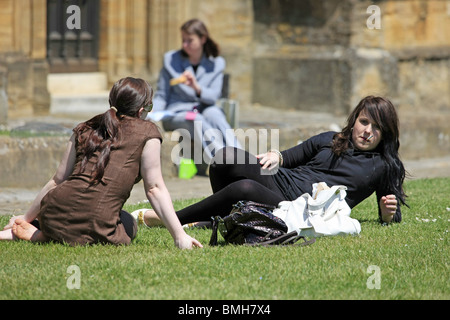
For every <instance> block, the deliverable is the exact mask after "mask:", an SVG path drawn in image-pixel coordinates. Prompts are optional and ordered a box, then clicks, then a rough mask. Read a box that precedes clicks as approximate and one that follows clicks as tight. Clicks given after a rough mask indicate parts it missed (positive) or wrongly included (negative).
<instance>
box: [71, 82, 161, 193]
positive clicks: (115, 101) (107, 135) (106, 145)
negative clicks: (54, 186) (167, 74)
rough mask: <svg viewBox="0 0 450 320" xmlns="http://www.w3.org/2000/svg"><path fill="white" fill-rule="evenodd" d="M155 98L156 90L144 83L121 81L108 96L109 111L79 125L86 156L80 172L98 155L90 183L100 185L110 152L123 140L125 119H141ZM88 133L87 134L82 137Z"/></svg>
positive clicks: (77, 132) (82, 149)
mask: <svg viewBox="0 0 450 320" xmlns="http://www.w3.org/2000/svg"><path fill="white" fill-rule="evenodd" d="M152 97H153V89H152V87H151V86H150V85H149V84H148V83H147V82H146V81H145V80H142V79H136V78H131V77H127V78H123V79H120V80H119V81H117V82H116V83H115V84H114V85H113V87H112V89H111V91H110V93H109V105H110V108H109V110H108V111H106V112H105V113H102V114H99V115H97V116H95V117H93V118H92V119H90V120H88V121H86V122H83V123H80V124H79V125H78V126H77V127H76V128H75V129H74V132H75V133H76V135H77V143H78V145H79V146H80V147H81V148H80V149H79V150H81V152H82V157H83V160H82V162H81V168H80V171H81V172H83V171H85V169H86V165H87V164H88V162H89V160H90V159H91V158H92V157H93V156H94V154H96V153H97V154H98V159H97V162H96V163H95V165H94V168H93V171H92V173H91V174H92V182H91V184H96V183H99V182H100V181H101V179H102V178H103V174H104V172H105V168H106V166H107V165H108V163H109V158H110V153H111V150H113V149H114V148H115V146H116V144H117V143H118V141H119V140H120V134H121V123H122V120H123V119H124V118H125V117H126V116H129V117H134V118H136V117H138V113H139V110H140V108H142V107H145V106H148V105H150V104H151V103H152ZM85 132H86V133H88V134H87V135H85V134H83V133H85Z"/></svg>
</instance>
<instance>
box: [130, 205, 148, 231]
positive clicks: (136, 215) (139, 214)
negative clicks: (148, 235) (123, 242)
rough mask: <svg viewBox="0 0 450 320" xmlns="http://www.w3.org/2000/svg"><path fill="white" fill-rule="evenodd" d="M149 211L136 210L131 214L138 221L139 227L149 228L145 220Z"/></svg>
mask: <svg viewBox="0 0 450 320" xmlns="http://www.w3.org/2000/svg"><path fill="white" fill-rule="evenodd" d="M147 210H148V209H139V210H135V211H133V212H132V213H130V214H131V215H132V216H133V218H134V219H135V220H136V222H137V225H138V226H142V225H144V226H146V227H148V225H147V224H146V223H145V220H144V213H145V212H146V211H147Z"/></svg>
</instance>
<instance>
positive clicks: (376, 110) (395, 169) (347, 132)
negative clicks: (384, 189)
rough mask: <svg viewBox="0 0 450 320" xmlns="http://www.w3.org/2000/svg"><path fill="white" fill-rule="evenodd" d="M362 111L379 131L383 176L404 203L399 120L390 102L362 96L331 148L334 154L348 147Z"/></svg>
mask: <svg viewBox="0 0 450 320" xmlns="http://www.w3.org/2000/svg"><path fill="white" fill-rule="evenodd" d="M361 112H364V113H365V114H366V115H367V116H369V117H370V118H372V120H373V121H374V122H375V123H376V124H377V126H378V127H379V128H380V130H381V141H380V144H379V145H378V146H377V151H379V152H380V154H381V156H382V158H383V160H384V162H385V164H386V167H387V170H386V177H384V178H385V181H386V183H387V184H388V186H389V189H390V190H391V191H392V192H393V193H394V194H395V196H396V197H397V198H398V199H400V201H401V202H402V203H403V204H405V193H404V191H403V181H404V179H405V175H406V171H405V168H404V166H403V163H402V161H401V160H400V156H399V153H398V150H399V148H400V140H399V119H398V116H397V112H396V110H395V107H394V105H393V104H392V102H391V101H389V100H388V99H386V98H383V97H375V96H367V97H365V98H363V99H362V100H361V101H360V102H359V103H358V105H357V106H356V108H355V109H354V110H353V112H352V113H351V114H350V115H349V117H348V119H347V125H346V126H345V128H344V129H343V130H342V132H339V133H336V134H335V135H334V137H333V144H332V151H333V153H334V154H335V155H336V156H342V155H343V154H345V151H346V150H347V149H349V148H350V147H351V137H352V129H353V126H354V125H355V122H356V119H357V118H358V116H359V115H360V114H361Z"/></svg>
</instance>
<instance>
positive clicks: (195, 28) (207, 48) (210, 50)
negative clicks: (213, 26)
mask: <svg viewBox="0 0 450 320" xmlns="http://www.w3.org/2000/svg"><path fill="white" fill-rule="evenodd" d="M181 31H184V32H186V33H187V34H196V35H197V36H199V37H200V38H201V37H206V42H205V44H204V45H203V52H204V53H205V55H206V56H207V57H210V56H213V57H214V58H215V57H217V56H218V55H219V53H220V50H219V45H218V44H217V43H216V42H215V41H214V40H213V39H211V37H210V35H209V32H208V29H207V28H206V26H205V24H204V23H203V22H202V21H200V20H199V19H191V20H189V21H186V22H185V23H184V24H183V25H182V26H181ZM182 52H183V55H185V56H187V54H186V52H184V51H182Z"/></svg>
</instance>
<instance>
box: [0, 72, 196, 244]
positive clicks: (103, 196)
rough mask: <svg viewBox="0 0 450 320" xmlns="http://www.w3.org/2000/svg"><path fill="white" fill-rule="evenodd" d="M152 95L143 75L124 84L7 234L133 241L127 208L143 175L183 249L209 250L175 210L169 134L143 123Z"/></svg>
mask: <svg viewBox="0 0 450 320" xmlns="http://www.w3.org/2000/svg"><path fill="white" fill-rule="evenodd" d="M152 96H153V89H152V88H151V86H150V85H149V84H148V83H147V82H145V81H144V80H142V79H135V78H124V79H121V80H119V81H118V82H116V83H115V84H114V86H113V88H112V89H111V92H110V95H109V103H110V106H111V107H110V108H109V110H108V111H106V112H105V113H103V114H100V115H97V116H95V117H94V118H92V119H90V120H88V121H86V122H83V123H81V124H79V125H78V126H77V127H76V128H75V129H74V130H73V131H74V134H73V135H72V137H71V138H70V141H69V143H68V146H67V149H66V152H65V153H64V156H63V159H62V161H61V164H60V165H59V167H58V169H57V171H56V174H55V175H54V177H53V178H52V179H51V180H50V181H49V182H48V183H47V184H46V185H45V186H44V188H43V189H42V190H41V191H40V192H39V194H38V195H37V197H36V199H35V200H34V202H33V203H32V205H31V208H30V209H29V210H28V212H27V213H26V214H25V215H22V216H17V217H13V218H11V219H10V221H9V224H8V225H7V226H6V227H5V228H4V230H3V231H1V232H0V239H1V240H15V239H16V238H19V239H23V240H30V241H34V242H45V241H50V240H53V241H56V242H65V243H68V244H70V245H85V244H94V243H105V244H106V243H111V244H115V245H120V244H130V242H131V241H132V240H133V238H134V237H135V236H136V230H137V227H136V221H135V220H134V219H133V217H132V216H131V215H130V214H129V213H127V212H126V211H124V210H122V206H123V205H124V203H125V201H126V200H127V199H128V197H129V196H130V192H131V189H132V188H133V185H134V184H135V183H136V182H138V181H139V180H140V179H141V177H142V178H143V180H144V187H145V191H146V194H147V197H148V199H149V201H150V203H151V204H152V206H153V208H155V211H156V213H157V214H158V215H159V217H160V219H161V220H162V222H163V223H164V224H165V225H166V226H167V228H168V230H169V232H170V234H171V235H172V237H173V239H174V241H175V244H176V246H177V247H179V248H192V247H193V246H198V247H201V244H200V243H199V242H198V241H197V240H195V239H193V238H191V237H190V236H188V235H187V234H186V233H185V231H184V230H183V228H182V226H181V224H180V222H179V220H178V219H177V216H176V215H175V210H174V209H173V206H172V201H171V199H170V195H169V193H168V191H167V189H166V186H165V184H164V181H163V178H162V175H161V167H160V148H161V135H160V133H159V131H158V129H157V127H156V126H155V124H153V123H151V122H148V121H145V120H143V119H145V117H146V116H147V113H148V112H149V111H150V110H151V107H152ZM35 219H38V221H36V220H35Z"/></svg>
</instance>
